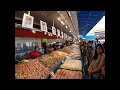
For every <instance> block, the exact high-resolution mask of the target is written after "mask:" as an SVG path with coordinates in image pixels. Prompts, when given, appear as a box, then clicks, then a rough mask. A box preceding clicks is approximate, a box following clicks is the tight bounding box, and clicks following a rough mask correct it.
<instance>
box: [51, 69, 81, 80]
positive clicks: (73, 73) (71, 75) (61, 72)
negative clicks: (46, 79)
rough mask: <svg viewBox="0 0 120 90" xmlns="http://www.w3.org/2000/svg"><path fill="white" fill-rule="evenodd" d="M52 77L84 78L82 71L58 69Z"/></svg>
mask: <svg viewBox="0 0 120 90" xmlns="http://www.w3.org/2000/svg"><path fill="white" fill-rule="evenodd" d="M51 79H82V72H81V71H70V70H64V69H58V70H57V72H56V73H55V75H54V77H52V78H51Z"/></svg>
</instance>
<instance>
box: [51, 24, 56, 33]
mask: <svg viewBox="0 0 120 90" xmlns="http://www.w3.org/2000/svg"><path fill="white" fill-rule="evenodd" d="M52 33H53V34H54V35H56V28H55V27H54V26H52Z"/></svg>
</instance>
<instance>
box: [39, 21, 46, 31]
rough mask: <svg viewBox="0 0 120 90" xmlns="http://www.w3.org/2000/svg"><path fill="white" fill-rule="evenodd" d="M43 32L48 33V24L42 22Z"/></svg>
mask: <svg viewBox="0 0 120 90" xmlns="http://www.w3.org/2000/svg"><path fill="white" fill-rule="evenodd" d="M40 26H41V30H42V31H44V32H47V23H46V22H44V21H41V20H40Z"/></svg>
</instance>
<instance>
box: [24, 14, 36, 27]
mask: <svg viewBox="0 0 120 90" xmlns="http://www.w3.org/2000/svg"><path fill="white" fill-rule="evenodd" d="M33 20H34V17H32V16H30V15H28V14H26V13H24V15H23V20H22V27H26V28H31V29H32V28H33Z"/></svg>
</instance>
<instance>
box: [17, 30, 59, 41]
mask: <svg viewBox="0 0 120 90" xmlns="http://www.w3.org/2000/svg"><path fill="white" fill-rule="evenodd" d="M15 37H28V38H45V39H60V37H59V36H58V37H57V36H56V35H53V36H48V34H44V32H38V31H36V33H33V32H32V31H31V30H28V29H22V28H15Z"/></svg>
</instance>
